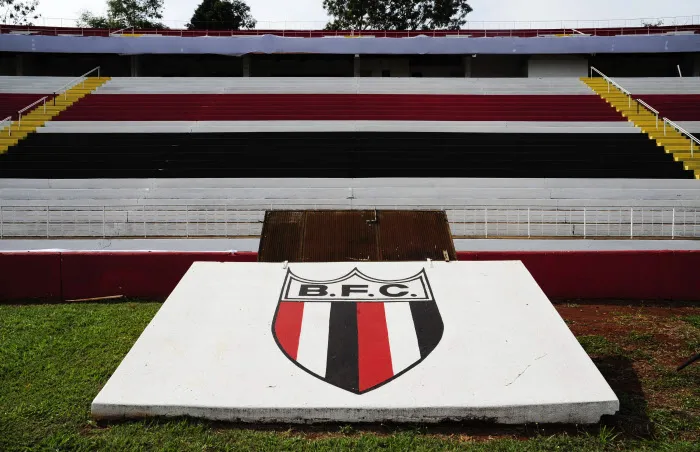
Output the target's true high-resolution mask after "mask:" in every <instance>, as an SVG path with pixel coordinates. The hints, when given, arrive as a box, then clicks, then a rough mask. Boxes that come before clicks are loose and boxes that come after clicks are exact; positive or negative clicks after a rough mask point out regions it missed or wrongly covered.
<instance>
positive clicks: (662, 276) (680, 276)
mask: <svg viewBox="0 0 700 452" xmlns="http://www.w3.org/2000/svg"><path fill="white" fill-rule="evenodd" d="M457 257H458V259H459V260H462V261H492V260H521V261H522V262H523V263H524V264H525V266H526V267H527V269H528V270H529V271H530V273H531V274H532V276H533V277H534V278H535V280H536V281H537V283H538V284H539V285H540V287H541V288H542V290H543V291H544V292H545V294H546V295H547V296H548V297H550V298H575V299H633V300H640V299H645V300H652V299H664V300H693V301H700V279H698V278H697V275H696V273H697V271H696V269H697V268H698V267H700V251H574V252H561V251H549V252H522V251H520V252H488V251H487V252H460V253H458V256H457ZM256 260H257V255H256V253H168V252H116V253H99V252H60V251H55V252H17V253H0V301H10V300H18V299H31V298H37V299H43V300H73V299H81V298H91V297H106V296H114V295H123V296H126V297H137V298H148V299H164V298H166V297H167V296H168V295H169V294H170V292H171V291H172V290H173V289H174V288H175V285H176V284H177V283H178V282H179V281H180V279H181V278H182V276H183V275H184V274H185V272H186V271H187V270H188V269H189V267H190V265H191V264H192V263H193V262H197V261H215V262H255V261H256Z"/></svg>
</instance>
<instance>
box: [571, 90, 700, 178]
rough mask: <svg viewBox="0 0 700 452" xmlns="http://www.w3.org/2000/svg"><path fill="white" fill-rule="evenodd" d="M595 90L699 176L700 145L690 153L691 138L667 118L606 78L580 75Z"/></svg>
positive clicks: (687, 168) (658, 144)
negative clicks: (667, 123) (667, 122)
mask: <svg viewBox="0 0 700 452" xmlns="http://www.w3.org/2000/svg"><path fill="white" fill-rule="evenodd" d="M581 80H582V81H583V83H585V84H586V85H588V87H590V88H591V89H592V90H593V91H594V92H595V93H596V94H598V95H599V96H600V97H601V98H603V99H604V100H605V101H606V102H607V103H609V104H610V105H611V106H612V107H614V108H615V109H616V110H617V111H618V112H619V113H620V114H621V115H622V116H623V117H625V118H627V119H628V120H629V121H631V122H632V123H633V124H634V125H635V126H637V127H639V128H640V129H642V132H644V133H645V134H647V135H648V136H649V138H650V139H651V140H654V141H655V142H656V144H657V146H661V147H663V148H664V150H665V151H666V153H667V154H671V155H672V156H673V159H674V160H675V161H677V162H681V163H682V164H683V167H684V168H685V169H686V170H688V171H693V173H694V175H695V178H696V179H700V152H699V151H700V149H699V147H698V146H694V149H695V152H694V153H692V154H691V144H692V143H691V141H690V140H689V139H688V138H686V137H685V136H684V135H683V134H681V133H680V132H678V131H676V130H675V129H674V128H672V127H668V126H667V127H664V121H663V119H661V118H658V117H657V116H656V115H655V114H654V113H652V112H651V111H650V110H648V109H647V108H646V107H644V106H643V105H641V104H640V103H638V102H637V101H635V100H634V99H632V101H631V102H630V96H628V95H627V94H625V93H623V92H622V91H621V90H620V89H618V88H617V87H615V86H614V85H612V84H610V83H608V82H607V81H606V80H605V79H603V78H598V77H594V78H588V77H584V78H581Z"/></svg>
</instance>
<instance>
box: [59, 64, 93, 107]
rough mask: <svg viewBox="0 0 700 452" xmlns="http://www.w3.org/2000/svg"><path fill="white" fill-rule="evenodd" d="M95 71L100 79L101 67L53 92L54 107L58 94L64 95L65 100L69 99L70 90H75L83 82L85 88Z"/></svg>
mask: <svg viewBox="0 0 700 452" xmlns="http://www.w3.org/2000/svg"><path fill="white" fill-rule="evenodd" d="M95 71H97V78H100V66H97V67H96V68H94V69H91V70H89V71H87V72H86V73H84V74H83V75H81V76H80V77H77V78H75V79H73V80H71V81H70V82H68V83H66V84H65V85H63V86H61V87H60V88H58V89H57V90H56V91H54V92H53V102H54V105H56V96H57V95H58V94H63V98H64V99H65V98H66V97H68V90H69V89H71V88H73V87H74V86H76V85H77V84H78V83H81V82H82V84H83V86H85V81H86V80H87V77H88V75H90V74H92V73H93V72H95Z"/></svg>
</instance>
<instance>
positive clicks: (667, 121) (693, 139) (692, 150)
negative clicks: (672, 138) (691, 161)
mask: <svg viewBox="0 0 700 452" xmlns="http://www.w3.org/2000/svg"><path fill="white" fill-rule="evenodd" d="M666 124H668V125H670V126H671V127H673V128H674V129H676V130H677V131H678V132H680V133H682V134H683V135H685V136H687V137H688V138H689V139H690V157H691V158H692V157H695V145H696V144H698V145H700V140H698V139H697V138H696V137H695V136H694V135H693V134H691V133H690V132H688V131H687V130H685V129H684V128H683V127H681V126H679V125H678V124H676V123H675V122H673V121H671V120H670V119H668V118H664V136H665V135H666Z"/></svg>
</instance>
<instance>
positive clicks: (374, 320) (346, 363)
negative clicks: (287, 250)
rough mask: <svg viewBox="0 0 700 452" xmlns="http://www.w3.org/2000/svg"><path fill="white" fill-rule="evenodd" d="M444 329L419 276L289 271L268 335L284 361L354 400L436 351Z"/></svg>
mask: <svg viewBox="0 0 700 452" xmlns="http://www.w3.org/2000/svg"><path fill="white" fill-rule="evenodd" d="M443 329H444V325H443V322H442V318H441V317H440V311H439V310H438V307H437V304H436V302H435V299H434V297H433V293H432V290H431V288H430V283H429V281H428V276H427V274H426V273H425V270H422V271H421V272H419V273H418V274H416V275H413V276H410V277H407V278H405V279H399V280H382V279H377V278H372V277H370V276H367V275H365V274H363V273H362V272H360V271H359V270H358V269H357V268H356V269H354V270H352V271H351V272H350V273H348V274H347V275H344V276H342V277H340V278H338V279H334V280H330V281H318V280H313V279H306V278H302V277H299V276H297V275H295V274H294V273H292V271H291V269H289V270H288V271H287V274H286V276H285V279H284V283H283V285H282V290H281V294H280V300H279V303H278V305H277V310H276V311H275V317H274V319H273V322H272V335H273V336H274V338H275V341H276V342H277V345H278V346H279V348H280V350H282V352H283V353H284V355H285V356H287V358H289V359H290V360H291V361H292V362H294V363H295V364H296V365H297V366H299V367H300V368H301V369H303V370H305V371H306V372H308V373H310V374H311V375H313V376H315V377H317V378H319V379H321V380H323V381H325V382H327V383H329V384H331V385H333V386H337V387H338V388H341V389H344V390H346V391H350V392H352V393H355V394H364V393H367V392H369V391H371V390H373V389H376V388H378V387H380V386H382V385H384V384H386V383H388V382H390V381H392V380H394V379H396V378H397V377H399V376H401V375H403V374H404V373H406V372H408V371H409V370H410V369H412V368H413V367H415V366H416V365H418V364H419V363H420V362H421V361H423V360H424V359H425V358H426V357H427V356H428V355H429V354H430V353H431V352H432V351H433V350H434V349H435V347H437V345H438V343H439V342H440V339H441V338H442V333H443Z"/></svg>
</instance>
